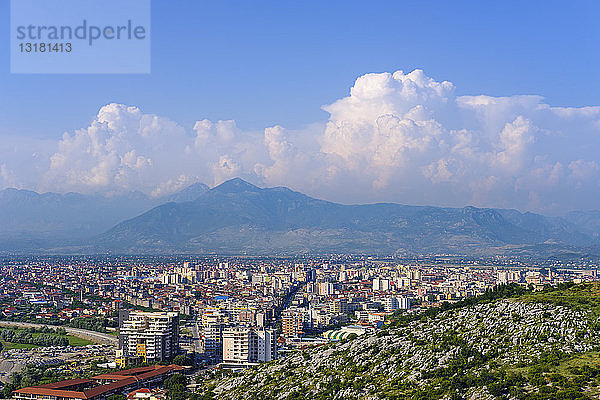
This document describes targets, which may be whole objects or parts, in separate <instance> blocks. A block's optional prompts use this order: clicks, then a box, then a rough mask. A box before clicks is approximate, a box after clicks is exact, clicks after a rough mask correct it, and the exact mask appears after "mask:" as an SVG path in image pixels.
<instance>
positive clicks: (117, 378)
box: [14, 364, 183, 400]
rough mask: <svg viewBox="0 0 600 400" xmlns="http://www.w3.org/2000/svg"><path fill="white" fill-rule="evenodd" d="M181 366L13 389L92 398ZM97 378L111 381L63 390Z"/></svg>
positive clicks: (153, 368)
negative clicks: (78, 389)
mask: <svg viewBox="0 0 600 400" xmlns="http://www.w3.org/2000/svg"><path fill="white" fill-rule="evenodd" d="M181 370H183V367H180V366H179V365H174V364H171V365H152V366H148V367H140V368H132V369H128V370H124V371H117V372H113V373H110V374H101V375H97V376H94V377H92V378H91V379H71V380H67V381H61V382H55V383H48V384H45V385H39V386H31V387H26V388H23V389H18V390H15V391H14V393H23V394H35V395H43V396H56V397H66V398H71V399H84V400H88V399H93V398H95V397H98V396H100V395H102V394H104V393H107V392H110V391H113V390H115V391H116V390H118V389H121V388H125V387H127V386H129V385H131V384H133V383H136V382H139V383H140V384H143V383H144V381H146V380H147V379H150V378H154V377H156V376H160V375H163V374H166V373H168V372H170V371H181ZM98 380H113V382H110V383H107V384H103V385H99V386H96V387H93V388H90V389H87V390H84V391H83V392H82V391H75V390H64V389H68V388H70V387H75V386H78V385H83V384H92V383H96V381H98Z"/></svg>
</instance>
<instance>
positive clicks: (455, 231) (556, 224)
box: [94, 179, 598, 254]
mask: <svg viewBox="0 0 600 400" xmlns="http://www.w3.org/2000/svg"><path fill="white" fill-rule="evenodd" d="M573 218H574V217H573ZM573 218H571V219H568V218H551V217H545V216H542V215H538V214H533V213H520V212H518V211H516V210H497V209H484V208H475V207H465V208H438V207H419V206H406V205H400V204H386V203H382V204H368V205H341V204H336V203H331V202H327V201H322V200H316V199H313V198H311V197H308V196H306V195H304V194H301V193H298V192H294V191H291V190H289V189H286V188H267V189H261V188H259V187H256V186H254V185H251V184H249V183H247V182H245V181H243V180H241V179H233V180H230V181H227V182H225V183H223V184H221V185H220V186H217V187H215V188H213V189H211V190H207V191H205V192H204V193H202V194H200V196H199V197H198V198H197V199H196V200H194V201H189V202H183V203H167V204H163V205H161V206H158V207H156V208H153V209H152V210H150V211H148V212H145V213H144V214H142V215H140V216H138V217H136V218H133V219H130V220H128V221H125V222H122V223H120V224H118V225H117V226H115V227H114V228H112V229H110V230H109V231H108V232H106V233H104V234H102V235H100V236H99V237H98V238H97V240H95V241H94V245H95V246H96V247H95V249H101V250H110V251H115V252H149V251H156V252H198V253H203V252H219V253H238V254H239V253H247V254H265V253H282V252H294V253H298V252H353V253H398V252H399V253H455V254H482V253H488V254H489V253H498V252H504V251H506V250H507V249H525V250H527V249H530V250H531V249H533V250H535V249H536V248H542V249H550V248H553V249H567V250H572V249H576V248H582V247H588V246H593V245H595V244H597V243H598V239H597V237H595V236H594V235H593V233H590V232H591V231H590V230H587V229H581V227H580V226H579V225H578V224H577V223H575V222H573ZM581 218H583V217H581Z"/></svg>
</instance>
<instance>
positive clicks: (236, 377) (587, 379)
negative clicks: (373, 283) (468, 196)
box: [201, 284, 600, 399]
mask: <svg viewBox="0 0 600 400" xmlns="http://www.w3.org/2000/svg"><path fill="white" fill-rule="evenodd" d="M522 292H524V290H523V289H521V288H518V287H516V286H508V287H504V288H501V290H498V291H497V292H496V293H490V294H489V295H486V296H483V297H482V298H478V299H470V300H469V301H465V302H462V303H458V304H455V305H452V306H450V305H445V306H444V307H443V309H445V310H443V309H442V308H440V309H437V310H429V311H427V312H425V313H423V314H421V315H417V316H400V315H398V316H396V318H395V320H394V321H393V322H392V323H390V325H389V326H388V327H387V328H384V329H381V330H379V331H377V332H376V333H374V334H370V335H365V336H362V337H359V338H356V339H353V340H349V341H345V342H339V343H332V344H329V345H325V346H321V347H317V348H312V349H307V350H303V351H298V352H296V353H294V354H292V355H290V356H288V357H286V358H283V359H280V360H277V361H275V362H272V363H268V364H264V365H261V366H259V367H256V368H253V369H249V370H246V371H243V372H241V373H237V374H231V375H225V376H222V373H221V372H217V373H216V374H215V373H207V376H206V377H205V378H204V379H205V380H204V381H203V382H204V389H203V391H202V393H201V396H202V397H204V398H218V399H497V398H500V399H579V398H581V399H585V398H600V382H599V379H600V354H599V353H598V350H599V349H600V342H599V340H598V338H599V333H598V332H599V331H600V324H599V323H598V311H599V310H600V286H599V285H597V284H581V285H576V286H569V285H568V286H563V287H561V288H559V289H547V290H545V291H543V292H535V293H533V292H529V291H525V293H522ZM211 374H212V375H211ZM216 375H220V376H216Z"/></svg>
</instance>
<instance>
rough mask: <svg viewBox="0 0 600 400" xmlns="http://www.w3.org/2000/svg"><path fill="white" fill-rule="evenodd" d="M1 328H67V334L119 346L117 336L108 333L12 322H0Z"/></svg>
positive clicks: (62, 326)
mask: <svg viewBox="0 0 600 400" xmlns="http://www.w3.org/2000/svg"><path fill="white" fill-rule="evenodd" d="M0 326H17V327H19V328H31V327H33V328H41V327H43V326H47V327H49V328H65V330H66V331H67V333H69V334H71V335H73V336H77V337H80V338H83V339H87V340H91V341H92V342H95V343H99V344H112V345H117V344H118V343H119V339H118V338H117V337H116V336H112V335H109V334H108V333H101V332H94V331H88V330H86V329H79V328H72V327H70V326H64V325H60V326H57V325H45V324H32V323H30V322H12V321H0Z"/></svg>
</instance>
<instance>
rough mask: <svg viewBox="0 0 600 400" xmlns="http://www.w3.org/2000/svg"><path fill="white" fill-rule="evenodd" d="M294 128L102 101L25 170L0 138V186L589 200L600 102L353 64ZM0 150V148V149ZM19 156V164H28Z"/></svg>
mask: <svg viewBox="0 0 600 400" xmlns="http://www.w3.org/2000/svg"><path fill="white" fill-rule="evenodd" d="M323 109H324V110H325V111H327V112H328V113H329V119H328V120H327V122H326V123H325V124H314V125H310V126H308V127H307V128H305V129H301V130H288V129H286V128H285V127H282V126H272V127H267V128H266V129H264V131H263V132H247V131H243V130H241V129H239V128H238V127H237V126H236V123H235V122H234V121H209V120H206V119H199V120H198V121H197V122H196V123H195V124H194V126H192V127H183V126H181V125H179V124H178V123H176V122H174V121H172V120H170V119H168V118H165V117H161V116H157V115H151V114H145V113H144V112H143V111H142V110H140V109H139V108H137V107H131V106H126V105H122V104H108V105H106V106H104V107H102V108H101V109H100V110H99V112H98V114H97V116H96V117H95V118H94V120H93V121H92V122H91V123H90V125H89V126H87V127H84V128H82V129H79V130H76V131H74V132H70V133H65V134H64V135H63V137H62V139H61V140H60V141H58V143H56V145H55V148H56V150H53V152H52V153H51V154H48V155H45V156H42V157H37V158H36V160H34V162H33V164H34V165H37V167H36V168H38V169H45V170H46V172H45V173H44V174H43V178H42V179H41V180H39V181H38V182H32V180H31V176H32V175H31V174H29V175H28V177H27V178H26V177H24V176H20V175H19V172H20V171H26V170H27V169H26V168H20V167H19V165H18V161H17V157H12V158H11V157H9V155H10V154H9V153H8V152H7V151H8V150H7V149H8V147H6V148H2V147H0V152H2V154H1V156H2V158H1V159H0V167H1V168H0V185H2V186H4V187H6V186H10V185H18V184H20V185H21V186H23V185H24V186H30V187H33V188H37V189H43V190H54V191H70V190H72V191H80V192H100V193H108V192H119V191H130V190H140V191H143V192H146V193H149V194H152V195H154V196H161V195H165V194H168V193H171V192H173V191H176V190H179V189H181V188H183V187H185V186H186V185H189V184H191V183H193V182H197V181H201V182H205V183H207V184H209V185H216V184H218V183H220V182H222V181H223V180H226V179H229V178H232V177H236V176H239V177H242V178H245V179H249V180H250V181H253V182H255V183H257V184H262V185H285V186H290V187H291V188H293V189H296V190H299V191H303V192H306V193H308V194H311V195H314V196H318V197H322V198H326V199H330V200H334V201H342V202H346V203H352V202H373V201H393V202H400V203H413V204H432V205H446V206H464V205H467V204H473V205H476V206H490V207H514V208H519V209H526V210H534V211H542V212H553V213H554V212H556V213H560V212H564V211H566V210H570V209H589V208H598V207H599V206H598V204H597V199H598V198H600V156H598V153H597V149H598V148H599V146H600V107H581V108H574V107H569V108H565V107H553V106H551V105H549V104H546V103H545V102H544V99H543V98H542V97H540V96H531V95H528V96H522V95H515V96H508V97H491V96H485V95H476V96H456V94H455V88H454V85H453V84H452V83H450V82H447V81H443V82H439V81H436V80H435V79H433V78H431V77H428V76H427V75H426V74H425V73H424V72H423V71H421V70H415V71H412V72H410V73H404V72H402V71H396V72H394V73H378V74H366V75H363V76H361V77H359V78H358V79H357V80H356V82H355V83H354V85H353V86H352V88H351V89H350V93H349V94H348V96H346V97H343V98H340V99H338V100H337V101H335V102H333V103H332V104H329V105H325V106H323ZM5 152H6V154H4V153H5ZM31 169H32V168H29V170H31Z"/></svg>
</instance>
